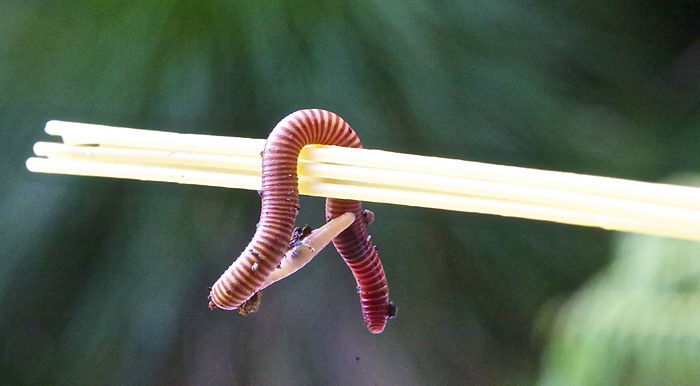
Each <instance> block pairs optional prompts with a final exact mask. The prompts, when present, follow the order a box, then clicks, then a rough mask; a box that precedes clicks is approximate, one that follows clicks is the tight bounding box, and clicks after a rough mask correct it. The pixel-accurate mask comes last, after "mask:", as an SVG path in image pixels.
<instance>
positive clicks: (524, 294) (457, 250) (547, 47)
mask: <svg viewBox="0 0 700 386" xmlns="http://www.w3.org/2000/svg"><path fill="white" fill-rule="evenodd" d="M698 12H699V7H698V3H697V2H696V1H690V0H687V1H668V2H663V3H654V2H649V1H642V0H629V1H622V2H613V3H611V2H607V1H601V0H593V1H589V2H585V3H583V2H577V1H516V0H474V1H452V2H429V1H425V0H408V1H391V0H369V1H363V2H342V1H334V0H331V1H279V0H271V1H265V2H245V1H240V0H238V1H232V0H229V1H218V0H213V1H209V2H198V1H178V2H168V1H148V0H146V1H113V0H105V1H100V2H93V1H82V0H76V1H72V2H62V1H51V0H49V1H36V0H23V1H18V0H5V1H3V6H2V12H0V90H2V93H0V111H1V112H2V114H1V115H0V139H1V141H0V143H2V152H1V153H0V157H2V162H0V173H1V174H2V181H3V183H2V189H1V190H0V215H1V217H0V218H1V219H2V220H1V221H0V246H1V250H2V256H1V258H0V331H2V333H0V355H1V356H0V358H1V360H0V366H1V367H0V383H1V384H70V385H81V384H86V385H94V384H196V385H207V384H402V385H412V384H464V383H469V384H503V383H509V384H513V383H515V384H530V383H533V382H535V381H536V380H537V379H538V377H539V376H540V369H539V366H540V357H541V354H542V349H543V346H544V343H545V342H544V341H543V340H542V339H539V338H537V337H536V336H534V335H533V327H534V325H535V323H536V320H537V315H538V314H539V313H540V312H541V311H540V310H541V309H542V307H543V305H545V304H549V303H548V301H550V300H551V299H559V298H561V297H566V296H569V295H570V294H571V292H572V291H575V290H576V289H577V288H579V287H580V286H581V285H582V284H583V283H585V282H586V281H587V280H588V279H589V278H590V277H591V275H593V274H594V273H596V272H597V271H598V270H599V269H601V268H602V267H604V266H605V265H606V263H607V261H608V255H609V253H610V240H611V239H610V236H611V235H610V233H609V232H604V231H602V230H597V229H583V228H577V227H570V226H564V225H557V224H549V223H541V222H532V221H525V220H518V219H506V218H496V217H489V216H483V215H471V214H465V213H450V212H444V211H436V210H427V209H419V208H407V207H393V206H388V205H377V204H369V205H368V207H370V208H371V209H372V210H373V211H374V212H375V214H376V216H377V221H376V222H375V223H374V225H373V226H372V228H371V231H372V233H373V239H374V240H376V242H377V244H378V245H379V246H380V248H381V252H382V257H383V261H384V265H385V269H386V271H387V274H388V278H389V282H390V287H391V296H392V298H393V300H394V301H395V302H396V303H397V304H398V306H399V315H398V318H397V319H395V320H392V321H391V322H390V324H389V326H388V327H387V329H386V331H385V332H384V333H383V334H382V335H380V336H372V335H370V334H369V333H367V332H366V331H365V329H364V327H363V325H362V321H361V317H360V311H359V305H358V301H357V298H356V294H355V289H354V282H353V280H352V277H351V275H350V273H349V270H348V269H347V268H346V267H345V266H344V264H343V263H342V261H341V260H340V259H339V258H338V257H337V255H336V254H335V252H334V251H332V250H328V251H325V252H324V253H323V254H322V255H321V256H320V257H319V258H317V259H316V261H315V262H314V263H313V264H311V265H310V266H309V267H308V268H306V269H304V270H303V271H302V272H300V273H299V274H297V275H295V276H294V277H292V278H290V279H288V280H285V281H283V282H282V283H280V284H279V285H276V287H277V288H274V287H273V288H271V289H270V290H269V291H267V293H266V296H265V299H264V301H263V304H262V307H261V310H260V311H259V312H258V313H256V314H254V315H252V316H250V317H246V318H243V317H240V316H238V315H237V314H235V313H227V312H211V311H209V310H208V309H207V308H206V304H207V302H206V294H207V290H206V289H207V287H208V286H209V285H211V283H212V282H213V281H214V280H215V279H216V278H217V277H218V275H219V274H220V273H221V272H222V271H223V269H225V267H226V266H228V264H229V263H230V260H231V258H232V257H233V256H237V254H238V253H239V252H240V251H239V249H240V248H241V247H242V246H243V245H245V243H246V242H247V241H248V238H249V237H250V235H251V234H252V232H253V229H254V225H255V223H256V222H257V215H258V213H257V210H258V204H257V203H258V201H259V198H258V196H257V194H256V193H255V192H248V191H233V190H226V189H217V188H204V187H191V186H177V185H169V184H162V183H145V182H135V181H116V180H107V179H91V178H80V177H71V176H50V175H32V174H31V173H29V172H27V171H26V170H25V168H24V165H23V162H24V160H25V159H26V158H27V157H28V156H29V155H30V154H31V145H32V143H33V142H35V141H37V140H41V139H45V138H46V137H45V135H44V134H43V133H42V132H41V127H42V126H43V124H44V122H45V121H47V120H49V119H62V120H69V121H80V122H91V123H103V124H110V125H116V126H126V127H138V128H144V129H160V130H168V131H180V132H191V133H207V134H219V135H235V136H245V137H258V138H264V137H265V136H266V135H267V133H268V132H269V130H270V128H272V127H273V126H274V124H275V123H276V122H277V121H278V120H279V119H281V118H282V117H284V116H285V115H286V114H287V113H289V112H291V111H294V110H296V109H299V108H306V107H320V108H326V109H329V110H332V111H335V112H337V113H338V114H340V115H341V116H342V117H344V118H345V119H346V120H347V121H349V122H350V124H351V125H352V126H353V127H355V129H356V130H357V131H358V132H359V134H360V136H361V138H362V139H363V142H364V144H365V145H366V146H367V147H371V148H382V149H386V150H392V151H400V152H409V153H417V154H427V155H435V156H442V157H453V158H459V159H471V160H478V161H483V162H493V163H501V164H510V165H518V166H525V167H538V168H544V169H552V170H563V171H572V172H582V173H590V174H597V175H609V176H617V177H622V178H635V179H643V180H651V181H653V180H658V179H661V178H663V177H665V176H667V175H669V174H671V173H674V172H678V171H697V168H698V166H697V165H698V162H699V161H700V151H698V150H700V130H699V128H700V108H699V105H700V97H699V96H700V81H699V79H700V76H699V75H700V74H699V72H700V70H699V69H700V65H699V64H700V45H699V44H700V42H699V41H698V40H697V37H698V35H699V34H698V30H699V28H698V24H697V20H699V18H698V17H697V16H698ZM302 204H303V206H304V209H303V210H302V213H301V215H300V217H299V222H300V223H309V224H311V225H313V226H318V225H319V224H320V222H321V221H322V219H323V215H322V208H323V204H322V200H320V199H312V198H305V199H304V200H303V201H302ZM630 240H636V239H635V238H631V239H630ZM639 242H641V243H648V242H649V241H644V240H643V239H639ZM656 242H661V241H656ZM688 248H691V249H692V246H690V245H689V246H688ZM669 253H671V252H669ZM679 253H680V252H679ZM671 254H672V253H671ZM634 255H635V254H634V253H624V254H623V256H634ZM679 256H680V255H679ZM679 258H681V257H679ZM688 261H689V260H688ZM669 263H670V261H669ZM659 264H660V263H659ZM688 264H690V263H688ZM640 266H641V265H640ZM639 280H641V279H639ZM624 291H628V290H627V289H625V290H624ZM632 292H633V293H637V292H634V291H632ZM633 293H631V294H629V295H630V296H632V295H633ZM620 296H621V297H620V299H622V295H620ZM576 299H578V297H576ZM605 299H608V300H609V299H611V297H610V295H609V293H606V294H605V295H604V296H603V300H605ZM640 301H641V300H640ZM649 301H650V302H651V300H649ZM659 301H662V300H659ZM659 304H661V303H659ZM679 304H680V303H679ZM688 304H690V303H688ZM674 307H684V306H683V305H676V306H674ZM637 311H638V312H643V313H644V312H648V311H647V309H646V308H643V307H630V308H629V309H628V311H627V312H629V313H634V312H637ZM684 311H685V312H690V311H688V310H684ZM629 317H630V318H632V319H631V320H634V318H633V317H632V316H629ZM668 317H669V318H671V317H672V316H671V315H668ZM562 323H563V322H562ZM560 325H561V324H557V326H560ZM543 328H545V329H546V328H547V327H546V326H545V327H543ZM558 328H559V330H556V331H561V328H562V327H558ZM558 334H559V335H556V336H557V337H559V336H561V334H562V333H561V332H559V333H558ZM556 339H560V338H556ZM630 339H633V338H630ZM671 341H672V340H669V342H671ZM556 342H558V340H555V343H553V345H554V346H552V347H555V349H554V350H559V349H556V347H558V346H557V344H558V343H556ZM614 344H616V343H610V345H614ZM659 344H660V346H650V347H662V350H664V351H662V352H668V350H672V349H671V348H669V347H672V343H667V342H666V341H664V342H660V343H659ZM615 347H622V346H615ZM562 350H564V349H562ZM684 350H685V349H684ZM556 352H559V351H556ZM561 352H562V353H564V352H566V353H568V351H561ZM683 352H688V353H691V352H692V351H691V349H690V348H689V349H688V351H683ZM584 354H585V353H584ZM584 354H581V355H584ZM603 354H605V353H603ZM657 354H658V353H656V352H655V353H649V355H657ZM566 355H568V354H566ZM601 355H602V354H601ZM681 355H682V354H680V353H675V354H674V356H673V358H680V356H681ZM550 359H551V357H550ZM571 360H574V359H571ZM644 360H645V361H647V362H640V364H639V366H644V363H651V364H652V365H656V364H655V363H656V362H654V360H652V359H644ZM674 363H675V362H674ZM681 365H682V364H679V366H681ZM562 366H566V364H562ZM557 368H558V367H553V368H552V369H553V370H551V371H556V369H557ZM562 368H564V367H562ZM635 369H636V370H639V369H642V370H643V367H633V368H632V370H630V371H635ZM642 370H640V371H642ZM550 374H554V375H556V374H557V373H556V372H554V373H550V372H544V373H543V375H542V376H543V377H544V379H545V380H547V379H554V378H548V377H549V376H550ZM639 374H641V373H639ZM629 379H637V378H629ZM555 383H556V379H555Z"/></svg>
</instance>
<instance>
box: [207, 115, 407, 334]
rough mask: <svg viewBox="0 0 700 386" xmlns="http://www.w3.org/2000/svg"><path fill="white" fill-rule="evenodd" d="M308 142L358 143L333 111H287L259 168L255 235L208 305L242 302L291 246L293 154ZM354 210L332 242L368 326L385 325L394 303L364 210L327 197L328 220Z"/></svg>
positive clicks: (295, 200)
mask: <svg viewBox="0 0 700 386" xmlns="http://www.w3.org/2000/svg"><path fill="white" fill-rule="evenodd" d="M310 144H320V145H336V146H344V147H356V148H359V147H362V144H361V143H360V139H359V138H358V137H357V134H355V132H354V131H353V129H352V128H351V127H350V126H349V125H348V124H347V123H346V122H345V121H344V120H343V119H341V118H340V117H339V116H337V115H336V114H334V113H331V112H329V111H325V110H319V109H309V110H300V111H297V112H295V113H292V114H290V115H288V116H287V117H286V118H284V119H283V120H282V121H281V122H280V123H278V124H277V126H276V127H275V128H274V129H273V130H272V132H271V133H270V136H269V137H268V139H267V143H266V144H265V150H264V152H263V167H262V191H261V196H262V209H261V213H260V222H259V225H258V228H257V230H256V232H255V235H254V236H253V240H251V242H250V243H249V244H248V246H247V247H246V249H245V250H244V251H243V252H242V253H241V255H240V256H239V257H238V259H236V260H235V261H234V262H233V264H231V266H230V267H229V268H228V269H227V270H226V272H224V274H223V275H221V277H220V278H219V280H217V282H216V283H215V284H214V286H213V287H212V290H211V294H210V298H211V306H212V307H218V308H222V309H226V310H233V309H236V308H238V307H240V306H241V305H242V304H243V303H245V302H246V301H247V300H248V299H249V298H251V297H252V296H253V295H254V294H255V293H256V292H257V291H258V290H259V289H260V287H261V286H262V284H263V283H264V282H265V280H266V278H267V276H268V275H269V274H270V272H272V271H273V270H275V268H276V267H277V266H278V265H279V264H280V262H281V260H282V258H283V256H284V254H285V252H286V251H287V249H288V248H289V241H290V238H291V235H292V229H293V227H294V220H295V218H296V215H297V211H298V210H299V190H298V186H297V161H298V160H297V159H298V156H299V152H300V151H301V149H302V148H303V147H304V146H306V145H310ZM345 212H352V213H353V214H354V215H355V221H354V222H353V223H352V224H351V225H350V226H349V227H348V228H347V229H346V230H345V231H343V232H342V233H340V235H338V237H336V238H335V239H333V244H334V245H335V247H336V249H337V250H338V252H339V253H340V255H341V256H342V257H343V259H344V260H345V262H346V263H347V264H348V266H349V267H350V269H351V270H352V274H353V276H354V277H355V281H356V282H357V285H358V287H359V289H360V300H361V303H362V313H363V317H364V321H365V325H366V326H367V328H368V329H369V330H370V331H371V332H372V333H375V334H378V333H380V332H382V331H383V330H384V326H385V325H386V321H387V319H388V318H390V317H392V316H394V313H395V308H394V306H393V304H391V303H390V302H389V291H388V287H387V282H386V276H385V274H384V269H383V267H382V264H381V262H380V260H379V255H378V254H377V249H376V248H375V247H374V245H373V244H372V242H371V241H370V237H369V234H368V233H367V229H366V221H365V220H366V219H367V214H366V212H365V214H363V210H362V204H361V203H360V202H359V201H355V200H341V199H333V198H328V199H326V219H327V220H330V219H333V218H336V217H338V216H340V215H342V214H343V213H345Z"/></svg>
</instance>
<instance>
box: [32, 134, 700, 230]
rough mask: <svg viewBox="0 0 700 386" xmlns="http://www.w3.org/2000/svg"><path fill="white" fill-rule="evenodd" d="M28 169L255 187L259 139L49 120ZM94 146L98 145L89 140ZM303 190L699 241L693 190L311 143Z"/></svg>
mask: <svg viewBox="0 0 700 386" xmlns="http://www.w3.org/2000/svg"><path fill="white" fill-rule="evenodd" d="M46 130H47V132H49V133H51V134H56V135H61V136H63V138H64V141H66V142H68V143H71V144H73V145H77V146H69V145H65V144H55V143H43V142H40V143H37V144H36V146H35V153H36V154H37V155H39V156H45V157H48V158H31V159H29V160H28V161H27V167H28V168H29V169H30V170H32V171H38V172H48V173H63V174H78V175H94V176H106V177H117V178H131V179H140V180H155V181H167V182H177V183H188V184H198V185H211V186H224V187H236V188H244V189H259V185H260V181H259V175H260V155H259V152H260V149H262V147H263V146H264V140H251V139H238V138H227V137H215V136H200V135H188V134H176V133H166V132H153V131H148V130H137V129H124V128H110V127H106V126H96V125H86V124H71V123H67V122H56V121H51V122H49V123H48V124H47V128H46ZM90 145H99V146H90ZM300 159H301V160H302V161H303V162H302V163H300V166H299V174H300V192H301V193H302V194H309V195H316V196H325V197H337V198H349V199H358V200H362V201H373V202H385V203H394V204H401V205H411V206H422V207H432V208H439V209H447V210H458V211H466V212H478V213H487V214H496V215H502V216H510V217H522V218H528V219H537V220H545V221H555V222H562V223H567V224H575V225H584V226H597V227H602V228H605V229H613V230H622V231H629V232H639V233H647V234H657V235H663V236H669V237H678V238H685V239H692V240H700V189H697V188H690V187H682V186H674V185H666V184H654V183H645V182H636V181H629V180H620V179H613V178H605V177H596V176H587V175H577V174H570V173H562V172H550V171H543V170H535V169H525V168H518V167H510V166H499V165H489V164H483V163H476V162H468V161H459V160H449V159H442V158H436V157H422V156H415V155H409V154H399V153H390V152H385V151H378V150H363V149H346V148H336V147H319V146H311V147H307V148H305V149H304V151H303V152H302V155H301V158H300Z"/></svg>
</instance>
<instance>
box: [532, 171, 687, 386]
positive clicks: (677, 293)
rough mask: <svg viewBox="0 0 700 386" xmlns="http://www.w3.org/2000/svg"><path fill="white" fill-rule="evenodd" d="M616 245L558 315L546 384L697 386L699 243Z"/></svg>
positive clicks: (624, 241)
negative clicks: (609, 261)
mask: <svg viewBox="0 0 700 386" xmlns="http://www.w3.org/2000/svg"><path fill="white" fill-rule="evenodd" d="M694 180H695V182H696V183H697V185H698V186H700V178H698V177H695V178H694ZM684 182H686V183H687V182H688V181H684ZM618 239H619V240H618V241H617V242H616V243H615V248H614V255H615V256H614V261H613V263H612V264H611V266H610V267H609V268H607V269H606V270H605V271H603V272H601V273H600V274H599V275H597V276H596V277H595V278H594V279H593V280H591V281H590V282H589V283H588V284H587V285H586V286H585V288H584V289H583V290H581V291H580V292H579V293H578V294H576V296H574V297H573V298H572V299H571V300H570V301H569V302H568V303H567V304H566V306H565V307H563V308H562V310H561V311H560V312H559V315H558V318H557V324H556V328H555V329H554V332H553V340H552V342H551V344H550V346H549V349H548V355H547V356H546V360H545V366H544V372H543V377H542V384H543V385H572V386H573V385H696V384H698V382H700V362H699V361H698V358H700V332H698V325H700V248H698V243H693V242H689V241H683V240H672V239H665V238H661V237H651V236H641V235H625V236H622V237H619V238H618Z"/></svg>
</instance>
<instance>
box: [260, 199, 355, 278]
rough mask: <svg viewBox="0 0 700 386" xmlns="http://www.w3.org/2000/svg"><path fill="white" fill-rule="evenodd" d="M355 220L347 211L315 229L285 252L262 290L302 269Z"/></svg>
mask: <svg viewBox="0 0 700 386" xmlns="http://www.w3.org/2000/svg"><path fill="white" fill-rule="evenodd" d="M353 221H355V215H354V214H353V213H352V212H346V213H343V214H341V215H340V216H338V217H336V218H334V219H332V220H331V221H329V222H327V223H326V224H325V225H323V226H322V227H320V228H318V229H314V230H313V231H312V232H311V234H309V235H308V236H306V237H305V238H304V239H303V240H302V241H301V242H300V243H299V244H298V245H295V246H293V247H292V249H290V250H289V251H287V253H285V255H284V258H283V259H282V262H281V263H280V265H279V268H277V269H276V270H274V271H272V272H271V273H270V274H269V275H268V276H267V278H266V279H265V281H264V282H263V284H262V286H261V287H260V290H263V289H265V288H267V287H268V286H269V285H270V284H272V283H275V282H278V281H280V280H282V279H284V278H285V277H287V276H289V275H291V274H293V273H294V272H296V271H298V270H300V269H301V268H302V267H303V266H305V265H306V264H307V263H308V262H310V261H311V260H312V259H313V258H314V257H315V256H316V255H317V254H318V253H319V252H320V251H321V250H322V249H323V248H325V247H326V245H328V244H329V243H330V242H331V240H333V239H334V238H335V237H336V236H338V235H339V234H340V232H342V231H344V230H345V229H346V228H347V227H349V226H350V224H352V223H353Z"/></svg>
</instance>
